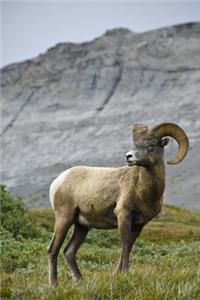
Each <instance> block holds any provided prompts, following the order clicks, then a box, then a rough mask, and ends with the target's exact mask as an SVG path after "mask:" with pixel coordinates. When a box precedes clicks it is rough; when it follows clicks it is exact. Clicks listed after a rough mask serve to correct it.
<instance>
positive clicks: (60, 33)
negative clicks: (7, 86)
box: [0, 0, 200, 66]
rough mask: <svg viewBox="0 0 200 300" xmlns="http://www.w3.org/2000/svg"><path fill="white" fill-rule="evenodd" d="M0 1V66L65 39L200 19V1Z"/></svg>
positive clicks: (67, 40)
mask: <svg viewBox="0 0 200 300" xmlns="http://www.w3.org/2000/svg"><path fill="white" fill-rule="evenodd" d="M0 2H1V25H2V26H1V27H2V30H1V35H2V36H1V42H2V43H1V52H2V55H1V62H0V63H1V66H4V65H7V64H10V63H14V62H19V61H23V60H25V59H29V58H33V57H36V56H37V55H38V54H40V53H43V52H45V51H46V50H47V49H48V48H50V47H52V46H54V45H55V44H57V43H60V42H84V41H89V40H92V39H93V38H95V37H97V36H100V35H102V34H103V33H104V32H105V31H106V30H108V29H112V28H117V27H125V28H129V29H131V30H132V31H135V32H143V31H147V30H151V29H156V28H160V27H164V26H168V25H173V24H178V23H184V22H192V21H200V0H199V1H189V0H188V1H186V2H182V1H167V2H165V1H154V2H153V1H148V0H146V1H144V2H143V1H140V2H139V1H138V2H136V1H133V0H132V1H120V0H118V1H117V0H115V1H114V0H113V1H81V0H79V2H78V1H76V0H74V1H73V2H72V1H71V2H69V1H61V0H60V1H59V0H58V1H51V0H49V1H45V0H43V1H28V0H27V1H14V0H13V1H6V0H4V1H3V0H0Z"/></svg>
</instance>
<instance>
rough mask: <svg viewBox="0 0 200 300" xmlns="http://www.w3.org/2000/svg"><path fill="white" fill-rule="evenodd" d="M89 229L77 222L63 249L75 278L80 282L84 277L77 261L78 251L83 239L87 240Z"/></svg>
mask: <svg viewBox="0 0 200 300" xmlns="http://www.w3.org/2000/svg"><path fill="white" fill-rule="evenodd" d="M88 231H89V229H88V228H87V227H85V226H82V225H80V224H78V223H75V224H74V232H73V234H72V237H71V239H70V240H69V242H68V244H67V246H66V247H65V249H64V251H63V253H64V256H65V258H66V261H67V263H68V265H69V268H70V270H71V271H72V273H73V275H74V279H75V281H76V282H79V281H81V279H82V276H81V273H80V271H79V268H78V265H77V262H76V253H77V251H78V249H79V247H80V246H81V244H82V243H83V241H84V240H85V238H86V236H87V233H88Z"/></svg>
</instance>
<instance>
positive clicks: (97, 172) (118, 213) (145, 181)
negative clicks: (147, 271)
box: [48, 123, 189, 285]
mask: <svg viewBox="0 0 200 300" xmlns="http://www.w3.org/2000/svg"><path fill="white" fill-rule="evenodd" d="M167 136H170V137H173V138H174V139H175V140H176V141H177V143H178V151H177V154H176V157H175V159H174V160H172V161H168V163H169V164H177V163H179V162H180V161H181V160H183V158H184V157H185V156H186V154H187V151H188V148H189V141H188V138H187V135H186V134H185V132H184V130H183V129H182V128H180V127H179V126H178V125H176V124H173V123H162V124H159V125H157V126H155V127H153V128H152V129H148V128H147V127H146V126H144V125H142V124H135V125H134V126H133V142H134V143H133V149H132V150H131V151H129V152H128V153H127V154H126V160H127V163H128V165H126V166H123V167H120V168H101V167H87V166H77V167H73V168H71V169H69V170H67V171H65V172H63V173H62V174H61V175H59V176H58V177H57V178H56V179H55V180H54V181H53V183H52V184H51V186H50V201H51V205H52V207H53V209H54V213H55V228H54V235H53V238H52V241H51V243H50V246H49V248H48V259H49V282H50V285H54V284H55V283H56V281H57V258H58V254H59V250H60V247H61V245H62V244H63V242H64V239H65V237H66V235H67V232H68V230H69V228H70V227H71V226H72V225H74V228H73V234H72V236H71V238H70V240H69V242H68V243H67V245H66V247H65V248H64V255H65V258H66V260H67V263H68V265H69V268H70V269H71V271H72V273H73V276H74V279H75V280H76V281H80V280H81V279H82V277H81V273H80V271H79V268H78V265H77V263H76V253H77V251H78V249H79V247H80V245H81V244H82V243H83V241H84V239H85V238H86V235H87V233H88V231H89V230H90V229H91V228H99V229H114V228H118V231H119V235H120V238H121V242H122V254H121V257H120V259H119V263H118V265H117V268H116V271H121V272H125V271H127V270H128V267H129V255H130V252H131V249H132V247H133V244H134V242H135V240H136V238H137V237H138V236H139V234H140V232H141V231H142V228H143V227H144V225H145V224H147V223H148V222H149V221H150V220H151V219H152V218H154V217H155V216H156V215H157V214H158V213H159V212H160V210H161V207H162V202H163V192H164V189H165V164H164V159H163V153H164V147H165V146H166V145H167V144H168V142H169V138H167Z"/></svg>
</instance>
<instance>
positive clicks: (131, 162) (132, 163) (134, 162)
mask: <svg viewBox="0 0 200 300" xmlns="http://www.w3.org/2000/svg"><path fill="white" fill-rule="evenodd" d="M126 162H127V163H128V166H129V167H132V166H135V165H137V161H136V160H134V161H129V160H127V161H126Z"/></svg>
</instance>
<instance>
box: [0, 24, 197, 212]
mask: <svg viewBox="0 0 200 300" xmlns="http://www.w3.org/2000/svg"><path fill="white" fill-rule="evenodd" d="M1 71H2V100H3V101H1V105H2V126H1V140H2V149H3V155H2V170H1V182H3V183H4V184H6V185H7V186H8V187H9V188H10V189H11V190H12V191H13V192H14V193H16V194H20V195H23V196H25V198H26V203H27V204H28V205H29V206H49V200H48V187H49V184H50V182H51V181H52V180H53V179H54V178H55V177H56V176H57V175H58V174H59V173H60V172H62V171H63V170H65V169H66V168H69V167H71V166H73V165H79V164H82V165H99V166H121V165H123V164H125V161H124V154H125V153H126V151H128V150H130V145H131V126H132V124H133V123H134V122H137V123H138V122H139V123H145V124H146V125H148V126H154V125H156V124H158V123H160V122H164V121H170V122H175V123H178V124H179V125H180V126H182V127H183V128H184V129H185V130H186V132H187V133H188V135H189V138H190V144H191V147H190V151H189V154H188V156H187V158H186V159H185V160H184V161H183V162H182V163H181V164H180V165H176V166H168V167H167V189H166V193H165V203H170V204H175V205H179V206H184V207H189V208H198V209H199V208H200V201H199V200H200V187H199V181H200V180H199V179H200V176H199V166H200V156H199V138H200V117H199V116H200V23H188V24H183V25H177V26H173V27H168V28H163V29H160V30H155V31H150V32H146V33H142V34H136V33H134V32H131V31H129V30H127V29H114V30H110V31H107V32H106V33H105V34H104V35H103V36H101V37H99V38H97V39H95V40H93V41H91V42H88V43H82V44H72V43H61V44H58V45H56V46H55V47H53V48H51V49H49V50H48V51H47V52H46V53H44V54H42V55H39V56H38V57H36V58H34V59H32V60H27V61H25V62H22V63H16V64H12V65H9V66H6V67H4V68H3V69H2V70H1ZM175 151H176V145H175V143H173V142H172V143H171V147H170V146H168V149H167V150H166V152H167V153H166V158H169V157H171V156H173V155H175ZM77 184H78V182H77Z"/></svg>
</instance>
